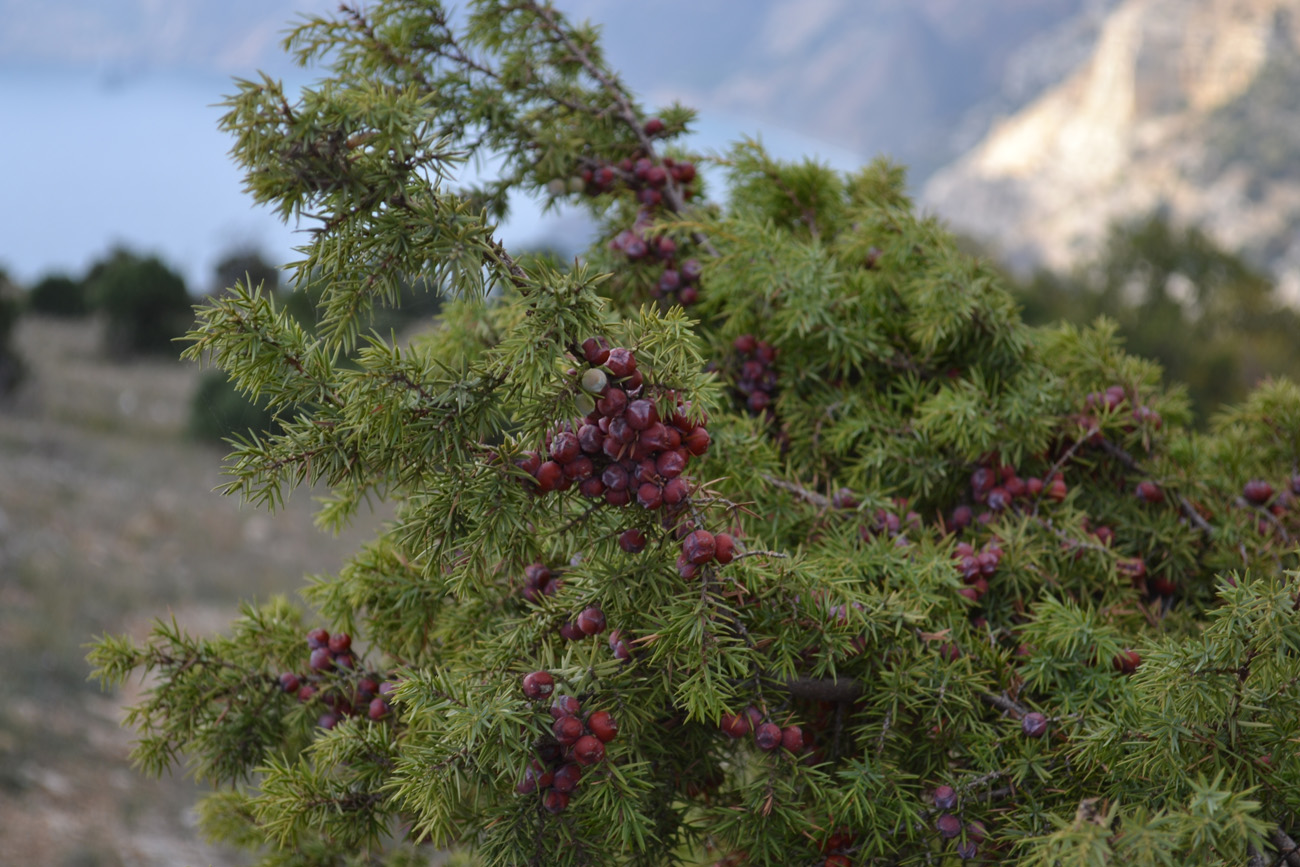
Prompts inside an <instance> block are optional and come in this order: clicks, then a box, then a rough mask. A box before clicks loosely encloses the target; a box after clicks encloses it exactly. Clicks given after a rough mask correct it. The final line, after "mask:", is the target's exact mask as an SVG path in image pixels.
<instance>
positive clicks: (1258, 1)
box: [921, 0, 1300, 298]
mask: <svg viewBox="0 0 1300 867" xmlns="http://www.w3.org/2000/svg"><path fill="white" fill-rule="evenodd" d="M921 199H922V201H923V202H924V203H925V205H926V206H927V207H929V208H930V209H931V210H933V211H935V212H937V213H938V214H939V215H941V216H942V217H944V218H945V219H947V220H948V221H949V222H950V224H951V225H952V226H953V228H955V229H957V230H959V231H963V232H966V233H969V234H971V235H973V236H975V237H976V238H978V239H981V240H983V241H985V242H986V243H988V244H989V245H990V246H991V247H992V248H993V249H994V250H995V251H996V252H997V253H998V254H1000V255H1001V256H1003V257H1004V258H1005V259H1006V260H1007V261H1008V262H1010V263H1011V264H1012V265H1013V266H1014V267H1018V268H1021V269H1027V268H1031V267H1034V266H1037V265H1046V266H1049V267H1053V268H1063V267H1068V266H1070V265H1072V264H1073V263H1075V262H1077V261H1079V259H1080V258H1081V257H1084V256H1086V255H1087V254H1089V253H1090V252H1092V251H1093V250H1095V249H1096V246H1097V244H1098V243H1099V241H1100V240H1101V239H1102V238H1103V237H1104V234H1105V231H1106V228H1107V226H1108V225H1109V224H1110V223H1111V222H1112V221H1114V220H1117V219H1124V218H1127V217H1134V216H1139V215H1144V214H1146V213H1149V212H1151V211H1153V210H1155V209H1165V210H1166V211H1167V212H1168V213H1169V214H1170V216H1171V217H1172V218H1173V219H1174V220H1175V221H1179V222H1185V223H1195V224H1198V225H1200V226H1201V227H1202V228H1204V229H1205V230H1206V231H1208V232H1209V233H1210V234H1211V235H1212V236H1213V237H1215V238H1216V239H1217V240H1218V241H1219V242H1220V243H1222V244H1224V245H1226V246H1228V247H1230V248H1233V249H1240V250H1243V251H1244V252H1245V253H1247V255H1248V256H1250V257H1251V258H1253V259H1254V260H1255V261H1257V262H1258V263H1259V264H1262V265H1265V266H1266V267H1268V268H1270V269H1271V270H1272V271H1273V272H1274V273H1275V274H1276V275H1277V276H1278V277H1279V280H1280V281H1281V283H1282V285H1283V289H1284V291H1285V292H1286V293H1287V295H1288V296H1289V297H1292V298H1300V0H1124V2H1121V3H1119V4H1118V5H1116V6H1115V7H1114V8H1113V9H1111V10H1110V11H1109V12H1108V14H1107V15H1106V16H1105V18H1104V21H1103V22H1102V24H1101V28H1100V31H1099V33H1098V37H1097V39H1096V41H1095V43H1094V45H1093V49H1092V51H1091V54H1090V55H1089V56H1088V57H1087V58H1086V59H1084V61H1083V62H1082V63H1080V64H1079V65H1078V66H1077V68H1076V69H1075V70H1074V72H1073V73H1072V74H1071V75H1069V76H1068V77H1067V78H1066V79H1065V80H1063V81H1062V82H1060V83H1059V84H1057V85H1055V86H1054V87H1052V88H1050V89H1048V90H1047V91H1046V92H1044V93H1043V94H1042V95H1041V96H1039V97H1038V98H1037V99H1035V100H1033V101H1032V102H1030V103H1029V104H1028V105H1027V106H1025V107H1024V108H1023V109H1021V110H1020V111H1018V112H1016V113H1015V114H1013V115H1011V116H1009V117H1006V118H1004V119H1003V120H1001V121H1000V122H998V123H996V124H994V126H993V128H992V129H991V131H990V132H989V133H988V135H986V136H985V137H984V139H983V140H982V141H980V142H979V143H978V144H977V145H976V146H975V147H974V148H973V149H972V150H970V151H969V152H968V153H967V154H966V155H965V156H963V157H962V158H961V159H959V160H958V161H957V162H955V163H953V164H951V165H949V166H947V167H946V168H944V169H942V170H940V171H939V172H937V173H936V174H935V175H934V176H933V177H932V178H931V179H930V180H929V182H928V183H927V184H926V186H925V187H924V189H923V191H922V195H921Z"/></svg>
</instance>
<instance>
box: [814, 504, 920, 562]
mask: <svg viewBox="0 0 1300 867" xmlns="http://www.w3.org/2000/svg"><path fill="white" fill-rule="evenodd" d="M843 496H844V495H843V493H842V492H841V493H837V494H836V495H835V496H834V497H832V498H831V503H832V505H835V504H836V503H837V502H841V501H842V500H843ZM854 505H857V504H856V502H855V503H854ZM904 509H907V500H905V499H901V498H900V499H895V500H894V509H893V510H891V509H876V511H875V513H874V514H872V516H871V520H870V522H869V523H866V524H863V525H862V526H861V527H859V528H858V536H859V537H860V538H861V539H862V541H864V542H869V541H871V540H872V539H875V538H877V537H878V536H885V537H887V538H890V539H893V540H894V544H895V545H896V546H897V547H899V548H904V547H906V546H907V545H909V544H910V542H909V541H908V538H907V535H906V532H905V531H906V530H909V529H910V530H912V531H914V532H920V530H921V516H920V515H919V514H917V513H916V512H913V511H911V510H908V511H906V512H904V514H903V516H902V517H901V518H900V517H899V515H898V513H899V512H903V510H904Z"/></svg>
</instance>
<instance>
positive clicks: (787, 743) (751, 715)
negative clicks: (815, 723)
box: [718, 705, 808, 755]
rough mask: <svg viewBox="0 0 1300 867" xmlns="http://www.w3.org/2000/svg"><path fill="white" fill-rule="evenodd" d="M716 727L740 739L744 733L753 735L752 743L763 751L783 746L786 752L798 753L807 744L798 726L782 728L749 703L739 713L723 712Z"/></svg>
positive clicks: (731, 736)
mask: <svg viewBox="0 0 1300 867" xmlns="http://www.w3.org/2000/svg"><path fill="white" fill-rule="evenodd" d="M718 728H720V729H722V732H723V734H725V735H726V736H727V737H730V738H735V739H736V740H740V739H741V738H743V737H745V736H746V735H748V734H750V733H752V734H753V735H754V743H755V744H757V745H758V748H759V749H760V750H763V751H764V752H769V753H770V752H772V751H773V750H775V749H776V748H777V747H784V748H785V749H786V750H787V751H788V752H791V753H794V754H795V755H798V754H799V753H802V752H803V751H804V749H805V748H806V747H807V746H808V740H807V738H806V737H805V735H804V732H803V729H801V728H800V727H799V726H793V725H792V726H786V727H785V728H782V727H781V726H779V725H777V724H776V723H774V722H770V721H767V722H765V721H764V720H763V712H762V711H760V710H759V709H758V708H756V707H754V706H753V705H750V706H749V707H747V708H745V709H744V710H743V711H741V712H740V713H729V714H723V716H722V719H721V720H719V721H718Z"/></svg>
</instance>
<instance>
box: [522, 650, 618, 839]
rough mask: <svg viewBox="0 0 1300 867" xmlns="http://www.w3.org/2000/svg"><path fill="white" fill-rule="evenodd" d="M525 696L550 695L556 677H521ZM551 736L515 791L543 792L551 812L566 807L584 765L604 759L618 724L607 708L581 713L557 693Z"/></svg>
mask: <svg viewBox="0 0 1300 867" xmlns="http://www.w3.org/2000/svg"><path fill="white" fill-rule="evenodd" d="M523 690H524V695H526V696H527V697H528V698H529V699H530V700H532V701H538V700H540V699H544V698H546V697H548V696H550V695H551V694H552V693H554V691H555V679H554V678H553V677H552V676H551V674H550V672H547V671H534V672H532V673H531V674H527V675H525V676H524V680H523ZM550 711H551V718H552V720H553V722H552V724H551V735H552V737H551V738H548V739H546V740H545V741H543V742H542V743H540V744H539V745H538V746H537V758H536V759H534V760H533V762H532V764H530V765H529V766H528V768H527V769H526V770H525V771H524V778H523V779H522V780H520V781H519V784H518V785H516V786H515V791H516V792H518V793H519V794H521V795H528V794H531V793H533V792H536V791H539V790H540V791H542V792H544V793H545V794H544V795H543V798H542V805H543V806H544V807H545V808H546V810H548V811H549V812H551V813H559V812H562V811H563V810H564V809H565V808H566V807H568V806H569V797H570V796H571V795H572V794H573V791H574V790H575V789H576V788H577V787H578V782H579V781H580V780H581V779H582V770H583V768H588V767H591V766H592V765H595V764H598V763H600V762H602V761H604V759H605V744H607V743H609V742H610V741H612V740H614V738H616V737H617V736H618V723H617V722H616V721H615V720H614V717H613V716H612V715H611V714H610V713H609V711H603V710H598V711H595V712H594V713H590V714H587V715H586V718H585V719H584V718H583V716H582V706H581V704H580V703H579V702H578V699H577V698H575V697H574V696H571V695H557V696H555V699H554V701H553V702H552V704H551V708H550Z"/></svg>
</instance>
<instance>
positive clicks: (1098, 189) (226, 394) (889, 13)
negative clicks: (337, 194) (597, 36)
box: [0, 0, 1300, 867]
mask: <svg viewBox="0 0 1300 867" xmlns="http://www.w3.org/2000/svg"><path fill="white" fill-rule="evenodd" d="M556 5H557V6H559V7H560V8H561V9H563V10H564V11H566V12H569V13H570V14H573V15H575V16H578V17H589V18H591V19H593V20H595V21H598V22H600V23H601V24H602V26H603V28H604V33H605V38H606V44H607V53H608V56H609V58H610V60H611V62H612V63H613V64H614V65H615V66H617V67H619V68H621V69H622V70H624V72H625V76H626V79H627V81H628V82H629V83H630V85H631V86H632V87H633V88H635V89H636V90H638V91H639V92H640V93H642V94H643V95H644V96H645V98H646V102H647V103H648V104H649V105H658V104H664V103H667V102H669V101H672V100H675V99H676V100H680V101H682V102H684V103H686V104H689V105H692V106H695V107H697V108H698V109H699V110H700V112H701V117H700V122H699V124H698V128H697V130H696V132H695V134H694V139H693V144H694V145H695V146H696V147H699V148H702V149H705V150H712V151H714V152H716V153H720V152H722V151H723V150H724V149H725V147H726V146H727V144H728V143H729V142H730V141H731V140H733V139H735V138H736V137H738V136H740V135H744V134H756V135H760V136H761V137H762V139H763V141H764V142H765V144H767V145H768V146H769V147H770V149H771V150H772V151H773V152H774V153H775V154H776V155H777V156H780V157H785V158H799V157H802V156H803V155H805V154H815V155H816V156H818V157H819V158H820V159H822V160H823V161H825V162H828V163H830V164H831V165H834V166H836V167H838V168H843V169H850V168H854V167H856V166H857V165H859V164H862V163H865V162H867V161H869V160H870V159H871V158H873V157H874V156H876V155H877V154H886V155H888V156H890V157H891V158H893V159H894V160H896V161H898V162H900V163H903V164H905V165H907V166H908V169H909V177H910V183H911V189H912V191H913V192H914V194H915V195H916V196H917V198H918V200H919V201H920V202H921V203H922V206H923V208H924V209H926V210H927V211H929V212H930V213H932V214H934V215H936V216H937V217H939V218H940V219H943V220H946V221H947V222H948V223H949V224H950V225H951V226H952V227H953V228H954V229H955V230H957V231H958V232H960V233H961V234H962V235H963V236H964V237H965V238H966V241H967V243H968V244H969V246H970V249H971V250H972V251H973V252H976V253H978V254H980V255H984V256H987V257H989V258H991V259H993V260H994V261H995V262H998V263H1001V265H1002V266H1003V267H1004V269H1005V273H1006V274H1007V278H1008V280H1009V281H1010V283H1011V285H1012V288H1013V290H1014V291H1015V292H1016V293H1017V297H1018V298H1019V300H1020V302H1021V304H1022V306H1023V308H1024V311H1025V316H1026V318H1027V319H1029V320H1030V321H1033V322H1042V323H1046V322H1052V321H1057V320H1060V319H1069V320H1073V321H1092V320H1093V319H1095V318H1096V317H1097V316H1107V317H1109V318H1110V319H1111V320H1113V321H1114V322H1115V325H1116V327H1117V328H1118V329H1119V331H1120V333H1121V334H1123V335H1124V337H1125V339H1126V340H1127V341H1128V345H1129V346H1130V348H1131V349H1133V351H1135V352H1137V353H1139V354H1142V355H1146V356H1150V357H1154V358H1157V359H1158V360H1160V361H1161V362H1162V363H1163V364H1164V365H1165V368H1166V371H1167V373H1168V374H1169V378H1170V379H1171V381H1178V382H1183V383H1186V384H1187V386H1188V390H1189V394H1190V397H1191V398H1192V401H1193V405H1194V407H1195V409H1196V412H1197V413H1198V417H1199V418H1200V419H1201V420H1202V421H1204V420H1205V419H1206V418H1208V417H1209V416H1210V415H1211V414H1213V413H1214V412H1215V411H1216V409H1217V408H1218V407H1220V406H1221V405H1222V404H1223V403H1224V402H1231V401H1235V400H1238V399H1240V397H1241V396H1242V395H1244V394H1245V393H1246V391H1247V390H1248V389H1249V388H1250V387H1251V386H1253V385H1254V384H1255V383H1256V382H1258V381H1259V380H1260V379H1261V378H1263V377H1266V376H1270V375H1283V374H1285V375H1290V376H1292V377H1300V352H1298V351H1297V344H1298V343H1300V340H1297V335H1298V334H1300V319H1298V318H1297V316H1298V314H1297V312H1296V307H1295V305H1296V303H1297V301H1300V159H1297V157H1300V0H978V2H972V0H753V2H747V3H744V4H738V3H735V2H732V0H726V2H723V0H691V2H686V0H660V2H656V3H654V4H628V3H622V2H617V0H558V2H557V3H556ZM336 8H337V0H230V2H227V3H222V4H215V3H208V2H200V0H172V2H167V3H163V2H158V0H116V2H113V3H101V2H98V0H49V2H44V3H23V2H18V0H0V12H2V13H3V14H4V20H5V22H6V23H5V26H4V27H3V28H0V102H2V103H3V104H4V105H5V106H6V108H7V109H8V117H7V120H8V121H9V123H10V128H11V129H15V130H19V131H21V134H10V135H7V136H0V159H3V160H5V162H6V164H7V165H9V166H11V167H16V169H15V170H14V171H11V172H10V173H9V174H8V175H7V177H6V181H5V191H6V196H5V204H6V205H7V206H8V207H6V208H4V209H3V210H0V228H3V230H4V231H3V232H0V478H3V479H5V482H6V484H4V485H2V486H0V651H3V652H4V653H5V654H6V656H7V658H8V659H10V660H11V664H10V667H9V671H10V675H11V676H10V677H9V678H8V679H7V680H6V685H7V687H8V688H7V689H6V693H5V698H4V699H3V700H0V816H3V817H4V821H0V852H3V853H5V854H4V855H3V856H0V863H8V862H9V861H10V860H12V861H13V862H14V863H35V864H51V865H56V867H100V865H102V867H118V865H137V864H139V865H164V864H165V865H173V864H181V863H193V864H208V863H211V864H225V863H231V862H230V856H229V854H228V853H223V852H219V851H215V850H211V849H209V848H207V847H205V846H204V845H203V844H202V843H201V841H198V840H197V839H196V838H195V834H194V831H193V828H192V823H191V822H190V820H189V818H188V813H187V809H188V806H189V804H191V803H192V801H193V797H194V790H193V789H192V787H191V786H190V784H188V783H187V782H186V781H185V780H184V779H179V778H178V779H173V780H168V781H165V782H164V783H163V784H162V785H159V784H157V783H154V782H153V781H150V780H147V779H145V778H143V777H140V776H138V775H137V774H135V773H134V772H132V771H131V770H130V769H129V766H128V764H127V762H126V759H125V755H126V751H127V748H128V743H129V735H128V733H126V732H124V731H122V730H121V729H120V728H119V725H118V722H119V719H120V714H121V707H122V705H123V704H124V703H129V702H130V700H131V698H132V695H131V694H130V693H125V694H114V695H101V694H100V692H99V690H98V687H97V686H96V685H94V684H88V683H86V682H85V676H86V674H87V671H88V669H87V666H86V664H85V662H84V659H83V654H84V644H85V642H86V641H87V640H88V639H89V638H90V636H92V635H95V634H100V633H103V632H129V633H133V634H143V632H144V631H145V630H146V629H147V627H148V624H149V622H150V621H151V620H152V619H153V618H155V617H160V616H162V617H170V616H175V617H176V618H177V620H178V621H179V622H181V623H182V624H183V625H185V626H187V627H189V628H191V629H193V630H196V631H200V632H203V631H211V630H217V629H221V628H223V627H224V626H225V625H226V624H227V623H228V622H229V620H230V619H231V617H232V616H233V615H234V612H235V606H236V602H237V600H239V599H243V598H250V597H258V598H264V597H265V596H267V595H269V594H271V593H276V592H286V593H289V592H292V590H293V588H296V587H298V586H300V584H301V579H302V576H303V575H304V574H306V573H316V572H328V571H332V570H334V569H336V568H337V567H338V566H339V564H340V563H341V560H342V558H343V557H344V556H345V554H346V553H347V552H349V551H351V550H353V549H355V547H356V545H357V543H358V542H359V540H361V539H363V538H365V537H367V536H368V535H369V529H370V527H371V526H373V525H374V523H376V522H378V521H379V520H381V519H382V516H381V515H376V516H369V517H367V518H366V519H365V520H362V521H360V522H359V523H358V526H357V527H356V528H354V529H353V530H351V531H349V532H348V533H347V534H345V535H344V537H342V538H338V539H335V538H333V537H329V536H324V535H322V534H320V533H318V532H317V531H316V530H315V529H314V527H313V525H312V518H311V513H312V502H311V500H310V496H309V495H308V493H307V492H299V494H298V495H295V496H294V497H293V498H291V500H290V501H289V504H288V508H287V509H286V510H285V511H284V512H283V513H279V514H276V515H267V514H265V513H262V512H257V511H254V510H252V509H249V508H243V509H241V508H240V507H239V504H238V503H235V502H233V501H228V500H225V499H223V498H221V497H219V496H218V495H216V494H214V493H211V490H212V489H213V488H214V487H215V486H217V485H218V484H220V481H221V476H220V461H221V456H222V454H223V453H224V450H225V449H224V446H223V445H222V444H221V443H220V439H221V437H223V436H229V435H231V434H235V433H238V432H241V431H244V430H247V429H248V428H250V427H253V428H259V429H260V428H263V427H267V426H273V425H274V423H275V422H274V419H273V418H271V417H270V416H269V415H268V414H267V413H266V412H265V410H263V409H261V408H259V407H256V406H253V405H251V404H249V403H248V402H247V401H246V400H244V399H243V398H242V397H240V396H238V395H236V394H235V393H234V392H233V391H232V390H231V388H230V387H229V385H228V384H227V383H226V382H225V379H224V377H223V376H221V375H219V374H214V373H211V372H202V371H199V370H197V369H196V368H194V367H192V366H188V365H183V364H181V363H180V362H179V361H178V360H176V355H177V353H178V347H177V346H176V345H175V343H174V342H173V338H174V337H175V336H177V335H179V334H180V333H182V332H183V331H184V330H185V329H186V327H187V325H188V321H189V319H190V312H189V308H190V305H191V304H192V303H194V302H195V301H196V300H197V298H198V297H199V296H201V295H203V294H205V293H209V292H219V291H221V290H222V289H223V288H224V287H227V286H229V285H231V284H232V283H233V282H234V281H235V280H237V279H241V278H243V277H244V276H245V275H248V276H249V277H250V278H251V280H252V282H254V283H259V282H260V283H262V284H264V286H265V287H266V288H267V291H274V292H276V293H277V295H278V297H279V298H280V300H281V301H282V302H283V303H286V304H290V305H291V306H293V308H294V309H295V310H297V311H298V312H299V315H301V316H303V317H304V321H307V318H308V317H309V316H310V313H309V307H310V306H309V305H308V304H306V303H304V301H305V300H306V299H304V298H303V297H302V296H301V295H294V294H293V293H291V292H290V291H289V288H290V287H285V286H283V285H281V284H282V274H281V272H280V271H279V270H278V268H277V265H278V263H282V262H285V261H289V260H291V259H293V258H295V255H294V253H293V252H292V246H293V245H294V243H295V242H296V241H295V239H296V237H297V236H296V235H295V229H296V228H297V227H294V226H282V225H280V224H279V223H278V222H277V221H276V220H275V219H274V218H273V217H271V216H270V215H269V214H268V213H266V212H265V211H261V210H258V209H255V208H254V207H253V206H252V205H251V204H250V203H249V202H248V201H247V200H246V199H245V198H244V197H243V195H242V194H241V192H240V178H239V177H238V174H237V173H236V172H235V170H234V168H233V166H232V165H231V164H230V162H229V160H228V158H227V157H226V156H225V152H226V150H227V148H228V146H229V145H228V142H226V141H225V140H224V138H223V137H222V136H221V135H220V134H219V133H218V132H217V130H216V119H217V117H218V116H219V114H220V110H219V109H218V108H216V107H214V104H215V103H217V102H219V101H220V100H221V98H222V95H223V94H224V93H228V92H230V91H231V90H232V86H231V83H230V76H244V77H248V76H252V75H254V74H255V73H256V71H257V70H258V69H264V70H266V71H267V72H268V73H269V74H271V75H273V76H277V77H284V78H286V79H287V80H288V82H289V84H290V85H291V87H292V86H297V85H302V84H305V83H308V82H310V80H311V78H312V73H311V72H310V71H303V70H299V69H297V68H295V67H294V66H293V65H292V64H291V62H290V61H289V60H288V59H287V58H286V57H285V56H284V55H283V54H282V53H281V52H280V49H279V40H280V38H281V34H282V31H283V30H284V28H285V27H286V26H287V25H288V24H289V22H291V21H292V20H294V19H295V18H296V17H297V16H299V15H300V14H302V13H330V12H332V11H333V10H334V9H336ZM502 234H503V235H504V237H505V239H506V240H507V242H508V243H509V244H510V245H511V246H512V247H513V248H515V249H519V248H523V247H542V246H544V247H549V248H551V249H554V250H555V251H557V252H558V254H559V255H561V256H565V257H567V256H570V255H572V254H574V253H575V252H577V251H579V250H581V249H582V248H583V247H584V246H585V245H586V243H587V241H588V239H589V238H590V226H589V225H588V224H587V223H586V222H585V220H584V219H582V218H581V217H580V216H579V215H577V214H576V212H562V213H561V214H560V215H559V217H558V218H557V219H552V218H548V219H546V220H543V218H542V217H541V215H540V209H539V208H538V207H536V206H535V205H533V204H530V203H528V202H526V201H520V202H519V203H518V206H517V208H516V210H515V214H514V216H513V217H512V219H511V221H510V223H509V224H507V225H506V226H504V227H503V229H502ZM436 312H437V304H436V300H434V299H430V298H429V297H428V296H427V295H421V294H419V293H412V294H411V295H410V296H409V297H408V299H407V305H406V308H405V314H404V315H402V316H397V317H394V318H392V319H390V320H386V321H384V322H382V323H377V324H378V325H379V326H380V328H381V330H384V331H387V329H388V328H390V327H391V328H394V329H407V328H420V327H427V326H428V324H429V322H430V321H431V320H432V318H433V317H434V316H436ZM307 324H308V325H309V326H310V322H309V321H307ZM145 686H147V685H145ZM145 686H142V687H141V688H145Z"/></svg>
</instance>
